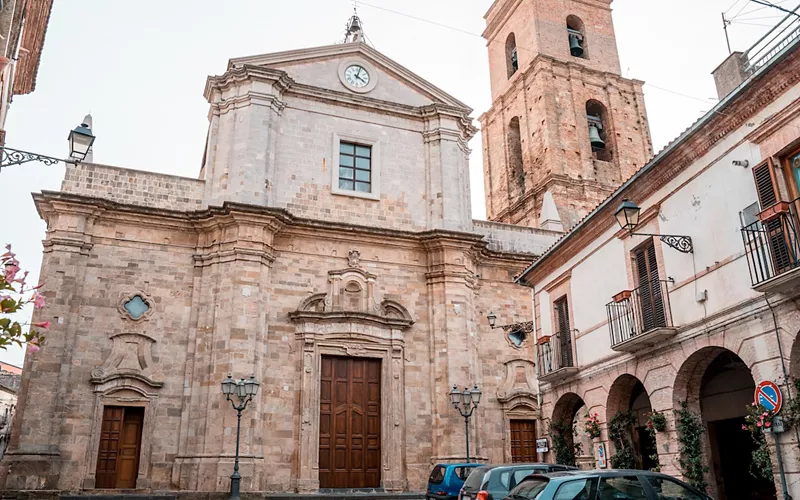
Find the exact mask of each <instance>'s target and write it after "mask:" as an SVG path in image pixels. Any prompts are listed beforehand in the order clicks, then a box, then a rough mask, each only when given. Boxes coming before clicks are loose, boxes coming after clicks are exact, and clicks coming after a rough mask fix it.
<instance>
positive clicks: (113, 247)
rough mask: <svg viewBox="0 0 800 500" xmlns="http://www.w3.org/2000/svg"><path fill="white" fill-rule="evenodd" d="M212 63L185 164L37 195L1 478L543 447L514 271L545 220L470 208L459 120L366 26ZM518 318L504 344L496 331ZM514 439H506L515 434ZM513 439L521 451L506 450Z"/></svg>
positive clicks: (391, 475)
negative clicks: (205, 106) (37, 267)
mask: <svg viewBox="0 0 800 500" xmlns="http://www.w3.org/2000/svg"><path fill="white" fill-rule="evenodd" d="M358 35H359V32H358V26H357V25H356V26H355V29H353V30H352V31H351V33H350V39H349V40H348V41H347V43H342V44H338V45H331V46H326V47H318V48H312V49H303V50H296V51H290V52H283V53H277V54H267V55H261V56H254V57H245V58H239V59H232V60H231V61H230V62H229V65H228V67H227V70H226V71H225V72H224V73H223V74H222V75H219V76H213V77H210V78H209V79H208V81H207V84H206V89H205V97H206V98H207V100H208V102H209V103H210V112H209V121H210V123H209V132H208V138H207V143H206V150H205V155H204V160H203V167H202V171H201V173H200V175H199V178H197V179H190V178H181V177H176V176H171V175H163V174H156V173H150V172H144V171H136V170H130V169H126V168H120V167H112V166H105V165H100V164H93V163H83V164H79V165H75V166H70V167H69V168H68V169H67V172H66V176H65V178H64V181H63V183H62V187H61V190H60V191H57V192H50V191H45V192H42V193H38V194H35V195H34V200H35V203H36V207H37V209H38V211H39V213H40V215H41V216H42V218H43V219H44V220H45V221H46V222H47V233H46V237H45V240H44V255H43V264H42V273H41V276H42V281H43V282H45V283H46V288H45V289H44V290H45V291H44V293H45V295H46V296H47V299H48V306H47V308H46V309H44V310H43V311H42V312H40V313H37V316H36V318H35V320H37V321H45V320H48V321H51V323H52V327H51V333H50V334H49V335H48V339H47V342H46V344H45V345H44V346H43V347H42V349H41V350H40V351H39V352H37V353H34V354H29V355H28V356H27V357H26V361H25V368H24V372H23V380H22V385H21V392H20V403H19V410H18V411H19V413H18V415H19V417H18V418H17V419H15V422H14V426H15V428H14V432H13V437H12V441H11V443H10V446H9V450H8V452H7V454H6V456H5V457H4V460H3V462H2V465H0V482H2V484H3V485H4V487H5V489H12V490H20V489H26V490H31V489H33V490H36V489H47V490H72V491H75V490H81V489H86V490H90V489H112V488H130V489H132V488H136V489H145V490H187V491H225V490H227V488H228V484H229V476H230V474H231V472H232V470H233V462H234V452H235V448H236V442H235V436H236V427H237V425H236V424H237V416H236V412H235V411H234V410H233V409H232V408H231V407H230V405H229V403H228V401H226V399H225V396H224V395H223V394H222V392H221V389H220V383H221V382H222V380H223V379H225V378H226V377H227V376H228V374H232V375H233V376H234V378H247V377H249V376H251V375H252V376H254V378H255V379H256V380H258V381H259V383H260V391H259V392H258V394H257V395H256V397H255V398H254V400H253V401H252V403H251V404H250V405H249V407H248V408H247V409H246V410H245V411H244V413H243V418H242V435H241V452H240V456H241V475H242V478H243V479H242V490H243V491H300V492H314V491H317V490H319V489H320V488H383V489H385V490H387V491H408V490H410V491H419V490H421V489H423V488H424V485H425V483H426V480H427V476H428V474H429V472H430V468H431V466H432V464H434V463H437V462H440V461H454V460H463V459H464V458H465V444H466V443H465V434H464V421H463V419H462V417H461V416H460V415H459V414H458V412H457V411H456V410H455V409H454V408H453V407H452V405H451V403H450V396H449V392H450V390H451V389H452V387H453V386H457V387H458V388H459V389H463V388H464V387H467V388H473V387H474V386H476V385H477V387H478V388H479V389H480V390H481V392H482V393H483V395H484V396H483V398H482V401H481V403H480V405H479V406H478V408H477V410H476V412H475V415H474V416H473V418H472V420H471V423H470V431H469V432H470V433H471V434H470V436H469V440H470V444H471V454H472V457H473V458H474V459H477V460H481V461H490V462H508V461H512V460H514V459H521V458H527V459H530V458H531V457H536V451H535V449H534V438H535V436H536V432H537V431H536V430H535V429H536V428H537V424H538V416H539V408H538V400H537V382H536V376H535V373H534V361H533V360H534V355H535V353H534V346H533V340H532V339H531V338H529V337H530V335H529V332H525V331H520V332H509V331H507V329H502V328H497V329H493V328H490V326H489V325H488V322H487V320H486V316H487V315H488V314H489V313H490V311H494V312H495V313H496V314H497V315H498V316H499V317H500V318H501V319H502V321H503V322H505V323H513V322H524V321H528V320H530V319H531V318H532V316H533V307H532V297H531V292H530V290H529V289H527V288H525V287H522V286H519V285H516V284H514V283H513V277H514V276H515V275H516V274H517V273H519V272H520V271H521V270H523V269H524V268H525V266H526V264H527V263H528V262H530V260H531V259H532V258H534V256H535V255H538V254H541V253H542V252H543V251H544V250H545V249H546V248H547V247H548V246H550V245H551V244H552V243H553V242H554V241H555V240H556V238H557V237H558V236H559V235H560V234H561V233H560V232H558V231H553V230H549V229H542V228H526V227H519V226H510V225H506V224H501V223H494V222H482V221H473V220H472V216H471V210H470V196H469V171H468V157H469V149H468V147H467V142H468V141H469V139H470V138H471V137H472V136H473V135H474V134H475V133H476V129H475V128H474V126H473V124H472V121H471V119H470V117H469V114H470V112H471V110H470V109H469V108H468V107H467V106H466V105H464V104H463V103H461V102H460V101H458V100H457V99H455V98H453V97H452V96H450V95H449V94H446V93H445V92H443V91H442V90H440V89H438V88H436V87H435V86H433V85H432V84H430V83H428V82H427V81H425V80H424V79H422V78H420V77H419V76H417V75H415V74H413V73H412V72H410V71H409V70H408V69H406V68H404V67H402V66H400V65H399V64H397V63H396V62H394V61H392V60H391V59H389V58H387V57H386V56H384V55H383V54H381V53H380V52H378V51H376V50H374V49H372V48H371V47H369V46H368V45H366V44H365V43H363V42H362V41H361V40H360V37H359V36H358ZM510 333H514V335H510ZM523 431H525V432H524V436H525V438H524V440H522V441H521V440H519V439H516V440H514V443H512V438H511V436H512V434H513V435H515V436H520V435H521V434H522V432H523ZM523 441H524V442H523Z"/></svg>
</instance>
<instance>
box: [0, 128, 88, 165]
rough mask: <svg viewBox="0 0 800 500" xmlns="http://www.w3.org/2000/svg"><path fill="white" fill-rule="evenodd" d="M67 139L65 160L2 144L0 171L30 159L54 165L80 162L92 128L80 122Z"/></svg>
mask: <svg viewBox="0 0 800 500" xmlns="http://www.w3.org/2000/svg"><path fill="white" fill-rule="evenodd" d="M67 140H68V141H69V159H67V160H64V159H61V158H54V157H52V156H46V155H40V154H38V153H31V152H29V151H22V150H19V149H13V148H9V147H5V146H2V147H0V171H2V170H3V168H5V167H10V166H12V165H21V164H23V163H28V162H30V161H38V162H42V163H44V164H45V165H55V164H56V163H60V162H64V163H72V164H76V163H80V162H81V161H83V160H84V159H85V158H86V155H87V154H89V149H91V147H92V144H93V143H94V140H95V136H94V135H92V129H91V128H89V126H88V125H87V124H86V123H81V124H80V125H78V126H77V127H75V129H74V130H72V131H70V133H69V137H67Z"/></svg>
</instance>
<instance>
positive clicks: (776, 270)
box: [742, 199, 800, 292]
mask: <svg viewBox="0 0 800 500" xmlns="http://www.w3.org/2000/svg"><path fill="white" fill-rule="evenodd" d="M799 202H800V199H797V200H795V201H793V202H787V201H779V202H778V203H776V204H775V205H773V206H771V207H769V208H767V209H766V210H763V211H761V213H759V214H758V220H756V221H755V222H752V223H750V224H748V225H746V226H744V227H743V228H742V240H743V242H744V249H745V255H746V257H747V266H748V268H749V269H750V281H751V283H752V284H753V289H754V290H756V291H758V292H784V291H786V290H789V289H791V288H794V287H796V286H798V285H800V258H798V256H800V241H799V239H798V234H797V226H798V213H797V205H798V203H799Z"/></svg>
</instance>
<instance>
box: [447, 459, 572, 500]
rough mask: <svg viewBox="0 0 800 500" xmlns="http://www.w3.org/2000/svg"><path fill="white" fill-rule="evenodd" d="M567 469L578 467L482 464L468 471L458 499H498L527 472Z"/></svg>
mask: <svg viewBox="0 0 800 500" xmlns="http://www.w3.org/2000/svg"><path fill="white" fill-rule="evenodd" d="M567 470H578V469H576V468H575V467H569V466H567V465H555V464H542V463H527V464H526V463H517V464H504V465H483V466H481V467H478V468H477V469H475V470H473V471H472V472H471V473H470V475H469V477H468V478H467V480H466V481H465V482H464V487H463V488H461V494H460V495H459V496H458V500H500V499H502V498H503V497H505V496H506V495H508V492H509V491H511V490H512V489H513V488H514V487H515V486H516V485H517V484H518V483H519V482H520V481H522V479H524V478H525V477H526V476H528V475H529V474H532V473H534V472H535V473H540V474H545V473H548V472H556V471H567Z"/></svg>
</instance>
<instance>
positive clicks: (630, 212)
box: [614, 198, 694, 253]
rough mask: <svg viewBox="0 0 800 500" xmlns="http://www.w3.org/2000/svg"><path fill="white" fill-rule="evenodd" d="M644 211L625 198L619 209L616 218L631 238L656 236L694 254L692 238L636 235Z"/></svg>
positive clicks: (669, 235) (678, 248)
mask: <svg viewBox="0 0 800 500" xmlns="http://www.w3.org/2000/svg"><path fill="white" fill-rule="evenodd" d="M641 211H642V209H641V208H639V206H638V205H637V204H636V203H634V202H632V201H630V200H628V199H627V198H625V199H624V200H622V204H621V205H620V206H619V208H617V211H616V212H615V213H614V217H616V219H617V223H619V227H621V228H622V229H624V230H626V231H628V234H630V235H631V236H655V237H658V238H660V239H661V241H662V242H663V243H664V244H666V245H667V246H669V247H671V248H674V249H675V250H677V251H679V252H681V253H694V246H693V245H692V238H691V236H680V235H675V234H650V233H634V232H633V231H634V229H636V226H638V225H639V214H640V213H641Z"/></svg>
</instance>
